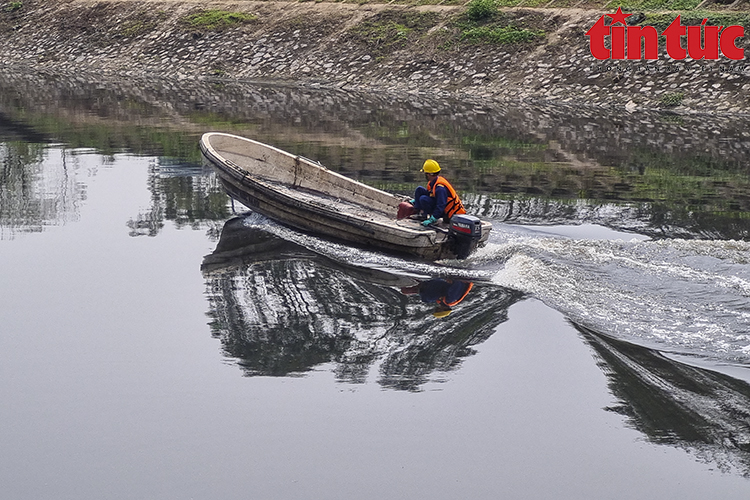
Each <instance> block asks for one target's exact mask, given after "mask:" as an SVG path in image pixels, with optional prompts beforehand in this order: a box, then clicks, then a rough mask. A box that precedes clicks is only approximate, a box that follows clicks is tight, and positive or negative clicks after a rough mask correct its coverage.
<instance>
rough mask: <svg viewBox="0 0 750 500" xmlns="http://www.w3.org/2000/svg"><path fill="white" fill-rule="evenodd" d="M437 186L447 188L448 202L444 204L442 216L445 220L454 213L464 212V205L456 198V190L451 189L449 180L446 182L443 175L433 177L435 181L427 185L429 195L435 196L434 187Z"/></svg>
mask: <svg viewBox="0 0 750 500" xmlns="http://www.w3.org/2000/svg"><path fill="white" fill-rule="evenodd" d="M437 186H443V187H444V188H445V189H447V190H448V202H447V203H446V204H445V211H444V212H443V214H444V215H443V216H444V217H445V218H446V220H447V219H450V218H451V217H453V216H454V215H456V214H465V213H466V210H464V205H463V203H461V200H460V199H459V198H458V194H457V193H456V190H455V189H453V186H451V184H450V182H448V181H447V180H446V179H445V177H443V176H438V177H437V179H435V182H434V183H432V185H428V186H427V188H428V190H429V193H430V196H432V197H433V198H434V197H435V188H436V187H437Z"/></svg>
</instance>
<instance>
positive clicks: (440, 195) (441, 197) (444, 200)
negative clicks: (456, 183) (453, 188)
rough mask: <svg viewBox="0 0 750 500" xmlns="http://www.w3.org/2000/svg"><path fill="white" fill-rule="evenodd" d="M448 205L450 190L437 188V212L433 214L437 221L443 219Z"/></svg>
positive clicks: (442, 187) (441, 187)
mask: <svg viewBox="0 0 750 500" xmlns="http://www.w3.org/2000/svg"><path fill="white" fill-rule="evenodd" d="M447 204H448V190H447V189H446V188H445V187H444V186H437V187H436V188H435V210H434V211H433V212H432V216H433V217H435V218H436V219H439V218H440V217H442V216H443V212H445V206H446V205H447Z"/></svg>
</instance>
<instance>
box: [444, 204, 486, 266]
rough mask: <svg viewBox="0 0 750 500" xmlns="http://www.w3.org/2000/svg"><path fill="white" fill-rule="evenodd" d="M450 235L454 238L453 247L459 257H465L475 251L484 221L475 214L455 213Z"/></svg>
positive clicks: (449, 231)
mask: <svg viewBox="0 0 750 500" xmlns="http://www.w3.org/2000/svg"><path fill="white" fill-rule="evenodd" d="M448 237H449V238H451V239H452V240H453V248H454V251H455V253H456V256H457V257H458V258H459V259H465V258H466V257H468V256H469V254H470V253H471V252H473V251H474V250H475V249H476V248H477V245H478V244H479V240H480V238H481V237H482V221H481V220H479V217H475V216H473V215H466V214H461V215H454V216H453V217H451V226H450V229H449V230H448Z"/></svg>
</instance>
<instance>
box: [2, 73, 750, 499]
mask: <svg viewBox="0 0 750 500" xmlns="http://www.w3.org/2000/svg"><path fill="white" fill-rule="evenodd" d="M136 83H137V84H136ZM0 84H1V85H2V89H3V92H1V93H0V96H2V97H1V98H0V117H2V120H1V121H0V165H2V175H1V176H0V283H1V284H2V285H0V325H1V326H0V373H1V374H2V375H1V376H2V380H3V384H2V385H0V395H2V399H3V401H5V402H6V404H4V405H3V406H2V409H0V423H2V429H3V430H2V431H0V445H2V448H3V450H4V453H3V458H2V467H0V470H1V471H2V472H0V480H1V481H2V483H3V485H4V490H5V491H7V492H8V493H7V495H9V498H19V499H26V498H29V499H32V498H33V499H39V498H55V499H59V498H76V499H80V498H164V499H171V498H187V497H194V498H217V497H221V498H247V497H248V496H252V497H254V498H275V499H278V498H300V497H309V496H314V497H326V498H392V497H406V496H409V497H413V498H431V499H434V498H456V497H469V498H496V497H508V498H552V497H555V498H622V499H626V498H627V499H629V498H638V497H643V498H659V497H662V498H729V499H733V498H737V499H740V498H746V497H747V493H748V492H750V483H748V479H747V478H748V476H749V475H750V472H749V471H750V428H749V427H750V426H749V425H748V418H750V415H748V408H750V386H749V385H748V382H747V381H748V380H749V379H750V377H749V376H748V367H750V360H749V359H748V355H749V354H750V353H749V352H748V346H750V337H749V335H750V330H749V328H748V324H750V322H749V321H748V315H749V314H750V297H749V292H750V286H749V283H750V266H749V264H748V255H750V253H749V252H748V250H750V248H748V234H747V225H746V221H747V214H748V206H747V181H746V179H747V165H746V163H744V160H743V158H746V157H747V155H746V153H747V151H745V149H744V148H746V147H747V146H746V145H747V140H746V139H745V135H743V134H746V132H744V131H745V130H747V128H743V126H742V124H741V123H735V122H720V121H719V122H710V121H707V120H704V119H703V118H701V120H703V121H702V122H701V121H700V120H698V119H696V118H691V117H675V116H672V115H664V116H662V115H657V116H638V117H632V116H627V115H626V114H621V115H620V114H609V115H606V114H605V115H597V114H595V113H587V114H584V115H581V114H577V115H576V114H569V113H570V112H569V110H559V109H558V110H552V109H549V108H545V107H543V106H542V107H537V108H534V109H533V110H532V109H530V108H518V109H502V110H499V109H488V108H485V107H482V106H478V105H476V104H466V103H460V102H455V103H442V102H441V103H437V102H433V101H431V100H430V99H429V98H428V97H425V96H411V97H408V98H405V99H403V100H400V101H397V100H394V99H389V98H388V96H361V95H353V94H349V93H342V92H338V91H335V92H329V91H314V90H309V89H308V90H299V89H286V88H283V87H254V86H252V85H249V84H243V85H242V86H239V85H234V84H233V85H226V86H224V87H221V88H219V87H216V86H210V85H208V86H201V85H198V84H186V85H185V87H183V88H179V87H178V86H176V85H173V84H169V83H165V82H158V81H154V82H150V83H146V82H128V83H123V82H116V83H113V82H98V83H94V84H90V83H80V82H71V81H68V80H65V79H54V78H47V79H41V80H39V79H37V80H34V79H28V78H26V79H24V78H21V77H20V76H18V77H16V76H14V75H8V74H6V75H3V76H2V77H0ZM566 113H568V114H566ZM208 129H211V130H223V131H233V132H235V133H242V134H245V135H252V136H253V137H255V138H259V139H261V140H265V141H267V142H272V143H274V144H276V145H278V146H281V147H284V148H287V149H289V150H293V151H294V152H297V153H300V154H304V155H305V156H308V157H311V158H316V159H320V160H321V161H323V162H324V164H327V165H329V166H331V167H332V168H334V167H335V168H336V169H337V170H339V171H341V172H343V173H346V174H347V175H352V176H354V177H357V178H360V179H363V180H365V181H366V182H369V183H372V184H373V185H378V186H380V187H383V188H386V189H390V190H392V191H395V192H402V193H404V192H408V189H409V188H410V186H413V184H414V183H416V182H418V181H419V177H418V175H417V174H415V173H414V171H415V168H416V167H417V166H418V165H419V164H420V159H423V158H424V157H425V156H427V155H429V156H435V157H437V158H439V159H440V160H441V162H442V163H443V164H444V165H445V167H446V170H447V171H449V172H451V174H453V175H455V178H456V183H457V184H458V185H459V186H460V188H461V189H462V192H463V193H464V197H465V198H466V199H467V201H468V203H469V204H470V206H471V207H472V209H473V210H474V211H477V212H480V213H482V214H483V215H484V216H485V217H488V218H490V219H491V220H492V222H493V224H494V227H495V229H494V231H493V233H492V235H491V239H490V242H489V244H488V245H487V246H486V247H485V248H483V249H482V250H481V251H479V252H478V253H477V254H475V255H474V256H472V257H471V258H470V259H468V260H467V261H461V262H458V261H445V262H440V263H438V265H432V264H426V263H421V262H415V261H413V260H409V259H403V258H399V257H395V256H385V255H382V254H379V253H374V252H368V251H364V250H361V249H354V248H351V247H348V246H346V245H341V244H339V243H336V242H331V241H326V240H321V239H318V238H315V237H311V236H309V235H304V234H301V233H297V232H295V231H291V230H289V229H287V228H284V227H282V226H280V225H278V224H276V223H274V222H273V221H270V220H268V219H266V218H263V217H261V216H259V215H257V214H247V213H244V209H243V208H242V207H241V206H239V205H236V204H235V207H234V208H235V209H236V213H233V210H232V205H231V204H230V203H229V201H228V199H227V198H226V196H225V195H224V194H223V193H222V191H221V188H220V186H219V184H218V183H217V181H216V178H215V176H214V175H213V174H212V173H211V172H210V171H207V170H205V169H204V168H202V167H201V166H200V163H199V161H198V160H199V159H198V158H197V157H196V151H197V147H196V140H197V137H198V136H199V134H200V133H201V132H202V131H205V130H208ZM714 132H715V133H714ZM719 136H721V138H719ZM659 151H662V152H667V153H669V154H666V155H665V154H661V153H659ZM686 180H692V181H694V182H692V181H691V182H692V183H691V182H683V181H686ZM675 185H679V186H681V188H680V191H679V192H675V191H674V190H673V186H675ZM445 282H450V283H461V282H464V283H471V285H472V287H471V289H470V291H469V293H468V294H467V295H466V297H465V298H464V299H463V300H462V301H461V302H460V303H459V304H457V305H456V306H454V307H453V309H452V312H451V313H450V315H449V316H447V317H443V318H436V317H435V315H434V313H435V312H436V304H435V303H434V302H429V301H424V300H423V299H422V297H423V296H424V297H427V296H428V294H427V291H429V287H431V286H437V285H439V284H440V283H445ZM420 292H421V293H422V295H420ZM634 478H637V480H634Z"/></svg>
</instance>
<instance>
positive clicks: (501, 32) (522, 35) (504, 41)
mask: <svg viewBox="0 0 750 500" xmlns="http://www.w3.org/2000/svg"><path fill="white" fill-rule="evenodd" d="M537 37H540V38H541V37H544V31H531V30H527V29H524V28H519V27H518V26H502V27H499V26H495V27H490V26H478V27H476V28H470V29H468V30H466V31H464V32H463V34H462V39H463V40H468V41H471V42H478V43H492V44H497V45H512V44H515V43H523V42H529V41H531V40H534V39H535V38H537Z"/></svg>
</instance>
